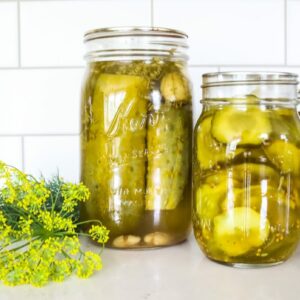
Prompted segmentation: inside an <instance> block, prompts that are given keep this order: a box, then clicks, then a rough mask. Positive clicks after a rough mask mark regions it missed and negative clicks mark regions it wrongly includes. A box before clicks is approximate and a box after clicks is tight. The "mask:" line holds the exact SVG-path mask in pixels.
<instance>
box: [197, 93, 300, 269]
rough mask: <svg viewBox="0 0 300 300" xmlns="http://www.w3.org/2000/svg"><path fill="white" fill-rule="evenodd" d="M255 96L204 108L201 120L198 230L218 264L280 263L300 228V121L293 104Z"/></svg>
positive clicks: (293, 244) (200, 239)
mask: <svg viewBox="0 0 300 300" xmlns="http://www.w3.org/2000/svg"><path fill="white" fill-rule="evenodd" d="M250 100H251V101H250ZM250 100H249V103H248V104H247V105H245V103H238V104H237V103H236V104H232V105H227V106H224V107H221V108H219V109H216V110H205V111H204V113H203V114H202V117H201V118H200V119H199V122H198V123H197V125H196V128H195V138H194V143H195V146H194V151H195V153H194V175H195V176H194V179H193V180H194V183H193V184H194V189H193V190H194V202H193V224H194V233H195V237H196V239H197V241H198V243H199V244H200V246H201V248H202V249H203V250H204V252H205V253H206V254H207V255H208V257H209V258H210V259H212V260H214V261H218V262H221V263H226V264H233V265H239V264H244V265H245V264H246V265H247V264H248V265H253V264H260V265H261V264H265V265H268V264H276V263H280V262H282V261H285V260H286V259H287V258H288V257H289V256H290V255H291V254H292V253H293V251H294V250H295V247H296V245H297V241H298V239H299V233H300V199H299V191H300V190H299V187H300V184H299V182H300V152H299V151H300V149H299V146H300V143H299V125H298V123H297V122H298V120H297V119H296V118H295V114H294V109H292V108H288V107H282V108H270V107H268V109H265V107H260V106H259V105H255V104H254V103H255V98H253V97H252V98H251V99H250ZM232 101H233V100H232ZM283 118H287V119H283ZM278 120H281V121H282V124H281V123H278ZM297 133H298V134H297ZM229 154H230V155H229Z"/></svg>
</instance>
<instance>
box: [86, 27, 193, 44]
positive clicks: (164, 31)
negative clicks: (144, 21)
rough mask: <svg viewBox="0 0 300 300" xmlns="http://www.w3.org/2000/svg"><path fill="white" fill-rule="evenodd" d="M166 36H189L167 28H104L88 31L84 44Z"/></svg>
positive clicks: (182, 37)
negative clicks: (126, 37) (134, 37)
mask: <svg viewBox="0 0 300 300" xmlns="http://www.w3.org/2000/svg"><path fill="white" fill-rule="evenodd" d="M141 35H142V36H165V37H172V38H181V39H187V38H188V35H187V34H186V33H185V32H183V31H180V30H177V29H171V28H166V27H152V26H119V27H103V28H97V29H92V30H89V31H87V32H86V33H85V34H84V42H88V41H91V40H94V39H101V38H110V37H122V36H141Z"/></svg>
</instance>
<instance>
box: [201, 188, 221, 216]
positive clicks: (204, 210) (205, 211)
mask: <svg viewBox="0 0 300 300" xmlns="http://www.w3.org/2000/svg"><path fill="white" fill-rule="evenodd" d="M225 193H226V185H223V184H220V185H218V186H216V187H215V186H211V185H209V184H203V185H202V186H201V187H200V188H199V189H198V190H197V193H196V202H195V205H196V211H197V214H198V216H199V218H200V219H201V220H205V219H209V220H210V219H212V218H214V217H215V216H216V215H218V214H219V213H220V212H221V209H220V207H219V205H220V199H222V198H224V196H225Z"/></svg>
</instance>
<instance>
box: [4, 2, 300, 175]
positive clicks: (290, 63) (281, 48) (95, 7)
mask: <svg viewBox="0 0 300 300" xmlns="http://www.w3.org/2000/svg"><path fill="white" fill-rule="evenodd" d="M152 3H153V5H151V4H152ZM18 8H20V10H18ZM152 8H153V11H152ZM299 16H300V0H251V1H250V0H248V1H247V0H185V1H180V0H126V1H124V0H123V1H122V0H56V1H55V0H47V1H43V0H34V1H33V0H26V1H25V0H21V1H17V0H11V1H9V0H6V1H1V0H0V160H4V161H6V162H7V163H9V164H12V165H15V166H17V167H18V168H22V166H24V164H25V169H26V171H27V172H30V173H31V172H32V173H34V175H39V174H40V172H42V173H43V174H44V175H45V176H46V177H48V176H50V175H52V174H55V173H56V171H57V170H58V169H59V171H60V174H61V175H62V176H64V177H66V178H67V179H70V180H78V178H79V145H78V144H79V138H78V136H77V134H78V133H79V102H80V90H81V82H82V78H83V72H84V70H83V68H80V67H79V66H83V65H84V60H83V55H84V52H85V51H84V45H83V34H84V32H85V31H87V30H89V29H92V28H97V27H98V28H99V27H108V26H134V25H143V26H148V25H151V22H152V20H153V21H154V25H155V26H165V27H173V28H177V29H181V30H184V31H186V32H187V33H188V34H189V36H190V39H189V45H190V57H191V59H190V61H189V63H190V65H191V66H190V68H189V71H190V75H191V80H192V83H193V106H194V107H193V115H194V123H195V121H196V120H197V119H198V117H199V115H200V112H201V105H200V102H199V100H200V98H201V88H200V85H201V83H202V82H201V80H202V78H201V76H202V74H203V73H207V72H216V71H217V70H218V69H219V70H221V71H235V70H245V71H262V70H265V71H287V72H295V73H297V74H299V75H300V68H299V66H300V39H299V38H298V36H299V34H298V28H300V17H299ZM18 17H20V18H18ZM19 33H20V35H19ZM19 41H20V45H19ZM18 50H20V51H18ZM19 59H20V60H19ZM19 62H20V68H19V69H18V67H19ZM286 63H287V64H286ZM243 66H244V67H243ZM258 66H260V67H258ZM280 66H282V67H280ZM69 67H70V68H69ZM78 67H79V68H78ZM1 68H2V70H1ZM10 68H12V70H8V69H10ZM22 135H25V137H24V142H25V144H24V145H25V151H24V152H23V151H22V149H23V144H22ZM23 159H24V161H23Z"/></svg>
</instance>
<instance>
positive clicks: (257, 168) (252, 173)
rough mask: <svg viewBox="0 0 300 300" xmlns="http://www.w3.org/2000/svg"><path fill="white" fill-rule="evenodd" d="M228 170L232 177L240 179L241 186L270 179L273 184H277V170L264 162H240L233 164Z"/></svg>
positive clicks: (278, 177)
mask: <svg viewBox="0 0 300 300" xmlns="http://www.w3.org/2000/svg"><path fill="white" fill-rule="evenodd" d="M230 170H231V171H232V177H233V178H234V179H235V180H238V181H241V182H242V183H243V186H247V185H249V184H251V185H253V184H259V183H261V181H262V180H267V181H272V184H273V185H278V184H279V179H280V176H279V174H278V172H276V170H275V169H274V168H272V167H270V166H268V165H266V164H256V163H242V164H238V165H233V166H232V167H231V168H230Z"/></svg>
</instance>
